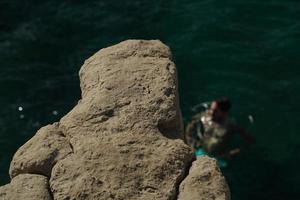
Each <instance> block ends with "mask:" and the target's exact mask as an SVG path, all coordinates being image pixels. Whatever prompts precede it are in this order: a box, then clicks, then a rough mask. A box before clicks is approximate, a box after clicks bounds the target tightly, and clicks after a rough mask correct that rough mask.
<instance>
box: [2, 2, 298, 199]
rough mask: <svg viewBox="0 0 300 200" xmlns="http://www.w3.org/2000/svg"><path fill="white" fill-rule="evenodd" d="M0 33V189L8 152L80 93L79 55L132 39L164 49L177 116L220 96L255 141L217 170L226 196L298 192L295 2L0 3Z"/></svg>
mask: <svg viewBox="0 0 300 200" xmlns="http://www.w3.org/2000/svg"><path fill="white" fill-rule="evenodd" d="M121 2H122V3H121ZM0 31H1V32H0V69H1V70H0V94H1V96H0V106H1V110H0V114H1V117H0V183H1V185H3V184H5V183H7V182H8V181H9V178H8V167H9V162H10V160H11V159H12V156H13V154H14V152H15V151H16V149H17V148H19V147H20V145H22V144H23V143H24V142H25V141H27V140H28V139H29V138H31V137H32V136H33V134H34V133H35V132H36V131H37V129H39V128H40V127H41V126H44V125H46V124H49V123H52V122H54V121H57V120H58V119H60V118H61V117H62V116H63V115H64V114H66V113H67V112H68V111H69V110H70V109H71V108H72V107H73V106H74V105H75V104H76V102H77V100H78V99H79V98H80V90H79V80H78V76H77V73H78V70H79V68H80V66H81V65H82V64H83V61H84V60H85V59H86V58H88V57H89V56H91V55H92V54H93V53H94V52H96V51H97V50H98V49H100V48H103V47H106V46H109V45H112V44H115V43H118V42H120V41H122V40H125V39H129V38H141V39H160V40H162V41H163V42H164V43H166V44H167V45H169V46H170V47H171V49H172V52H173V54H174V60H175V63H176V65H177V67H178V73H179V84H180V98H181V106H182V111H183V114H184V118H185V121H187V120H188V118H189V116H190V114H191V112H190V109H191V107H192V106H193V105H195V104H197V103H199V102H203V101H207V100H211V99H213V98H215V97H219V96H221V95H225V96H228V97H230V98H231V99H232V101H233V104H234V107H233V110H232V116H233V117H234V118H235V119H236V121H237V122H239V124H241V125H243V126H244V127H246V128H247V129H248V130H249V131H250V132H251V133H253V135H255V137H256V138H257V143H256V145H255V146H254V147H253V148H252V149H251V150H249V151H248V152H247V153H245V154H244V155H243V156H240V157H239V158H236V159H234V160H233V161H232V162H231V163H230V166H229V167H228V168H227V169H226V170H224V174H225V176H226V177H227V180H228V182H229V185H230V187H231V191H232V196H233V198H232V199H233V200H248V199H249V200H250V199H251V200H252V199H255V200H260V199H272V200H289V199H291V200H294V199H298V198H299V196H300V192H299V189H298V187H299V185H300V173H299V172H298V167H299V165H300V163H299V161H300V133H299V130H298V125H299V124H300V117H299V114H300V106H299V102H300V94H299V91H300V79H299V78H300V76H299V75H300V2H299V0H265V1H258V0H255V1H254V0H219V1H218V0H201V1H200V0H199V1H192V0H189V1H188V0H173V1H169V0H157V1H149V0H136V1H117V0H109V1H108V0H102V1H100V0H98V1H96V0H91V1H83V0H72V1H71V0H69V1H67V0H51V1H48V2H45V1H37V0H23V1H16V0H0ZM19 107H22V108H23V110H22V111H19ZM248 115H252V116H253V117H254V123H253V124H251V123H250V122H249V120H248V118H247V116H248Z"/></svg>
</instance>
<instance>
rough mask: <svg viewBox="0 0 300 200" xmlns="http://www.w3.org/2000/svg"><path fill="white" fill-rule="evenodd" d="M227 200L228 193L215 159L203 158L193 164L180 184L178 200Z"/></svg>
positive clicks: (228, 197)
mask: <svg viewBox="0 0 300 200" xmlns="http://www.w3.org/2000/svg"><path fill="white" fill-rule="evenodd" d="M195 199H197V200H229V199H230V192H229V188H228V185H227V183H226V181H225V178H224V177H223V176H222V174H221V172H220V169H219V167H218V165H217V162H216V160H215V159H212V158H209V157H207V156H203V157H200V158H198V159H197V160H196V161H194V162H193V165H192V167H191V169H190V172H189V175H188V176H187V177H186V178H185V179H184V180H183V181H182V183H181V184H180V192H179V196H178V200H195Z"/></svg>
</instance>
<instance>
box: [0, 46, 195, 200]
mask: <svg viewBox="0 0 300 200" xmlns="http://www.w3.org/2000/svg"><path fill="white" fill-rule="evenodd" d="M79 75H80V85H81V89H82V99H81V100H80V101H79V102H78V104H77V105H76V106H75V107H74V108H73V109H72V110H71V111H70V112H69V113H68V114H67V115H66V116H64V117H63V118H62V119H61V120H60V122H57V123H54V124H52V125H49V126H46V127H44V128H42V129H41V130H39V131H38V133H37V134H36V135H35V136H34V137H33V138H32V139H31V140H29V141H28V142H27V143H26V144H25V145H23V146H22V147H21V148H20V149H19V150H18V151H17V153H16V154H15V156H14V158H13V161H12V163H11V167H10V175H11V178H12V182H11V183H10V184H9V185H6V186H4V187H2V188H1V189H0V195H5V197H7V196H12V194H11V193H12V190H11V189H9V190H8V189H7V188H14V187H16V184H15V183H16V182H19V181H20V180H19V177H21V176H23V174H25V173H31V174H42V175H44V176H46V177H47V178H48V179H44V181H45V184H46V185H48V184H49V185H50V187H49V188H48V190H49V191H50V192H51V198H52V199H55V200H66V199H69V200H71V199H76V200H77V199H99V200H100V199H103V200H108V199H118V200H121V199H149V200H150V199H151V200H152V199H156V200H172V199H177V196H178V190H179V184H180V183H181V182H182V180H183V179H184V178H185V176H186V174H187V172H188V169H189V167H190V165H191V162H192V161H193V160H194V156H193V153H192V151H191V149H190V148H189V147H188V146H187V145H185V144H184V143H183V140H182V139H181V138H182V130H183V128H182V120H181V112H180V108H179V102H178V91H177V77H176V76H177V75H176V68H175V65H174V63H173V62H172V58H171V52H170V50H169V48H168V47H167V46H165V45H164V44H162V43H161V42H160V41H157V40H152V41H145V40H128V41H125V42H121V43H119V44H117V45H115V46H111V47H108V48H105V49H102V50H100V51H99V52H97V53H96V54H95V55H93V56H92V57H91V58H89V59H88V60H86V61H85V63H84V65H83V66H82V68H81V70H80V73H79ZM48 182H49V183H48ZM45 184H40V185H38V184H36V185H34V186H32V187H34V188H35V189H36V191H41V190H43V188H45V187H46V186H45ZM24 187H26V186H24ZM22 192H23V193H27V192H28V191H27V190H26V189H24V188H23V191H22ZM22 192H21V193H22ZM0 197H1V196H0ZM23 197H24V198H23ZM43 198H44V197H41V198H31V197H30V198H29V196H28V197H27V196H26V195H23V196H22V199H23V200H27V199H43ZM10 199H14V198H10ZM15 199H18V198H15Z"/></svg>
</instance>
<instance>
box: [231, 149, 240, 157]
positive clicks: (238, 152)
mask: <svg viewBox="0 0 300 200" xmlns="http://www.w3.org/2000/svg"><path fill="white" fill-rule="evenodd" d="M240 153H241V149H240V148H236V149H232V150H230V151H229V155H230V156H235V155H238V154H240Z"/></svg>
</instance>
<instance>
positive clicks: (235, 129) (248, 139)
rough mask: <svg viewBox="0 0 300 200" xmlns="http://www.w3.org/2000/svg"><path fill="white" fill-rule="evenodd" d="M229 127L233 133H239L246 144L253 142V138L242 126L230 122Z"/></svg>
mask: <svg viewBox="0 0 300 200" xmlns="http://www.w3.org/2000/svg"><path fill="white" fill-rule="evenodd" d="M230 128H231V129H232V131H233V132H234V133H237V134H239V135H240V136H241V137H242V138H243V139H244V140H245V141H246V143H247V144H248V145H252V144H254V143H255V138H254V137H253V136H252V135H251V134H250V133H249V132H247V131H246V130H245V129H243V128H242V127H240V126H237V125H235V124H231V125H230Z"/></svg>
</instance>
